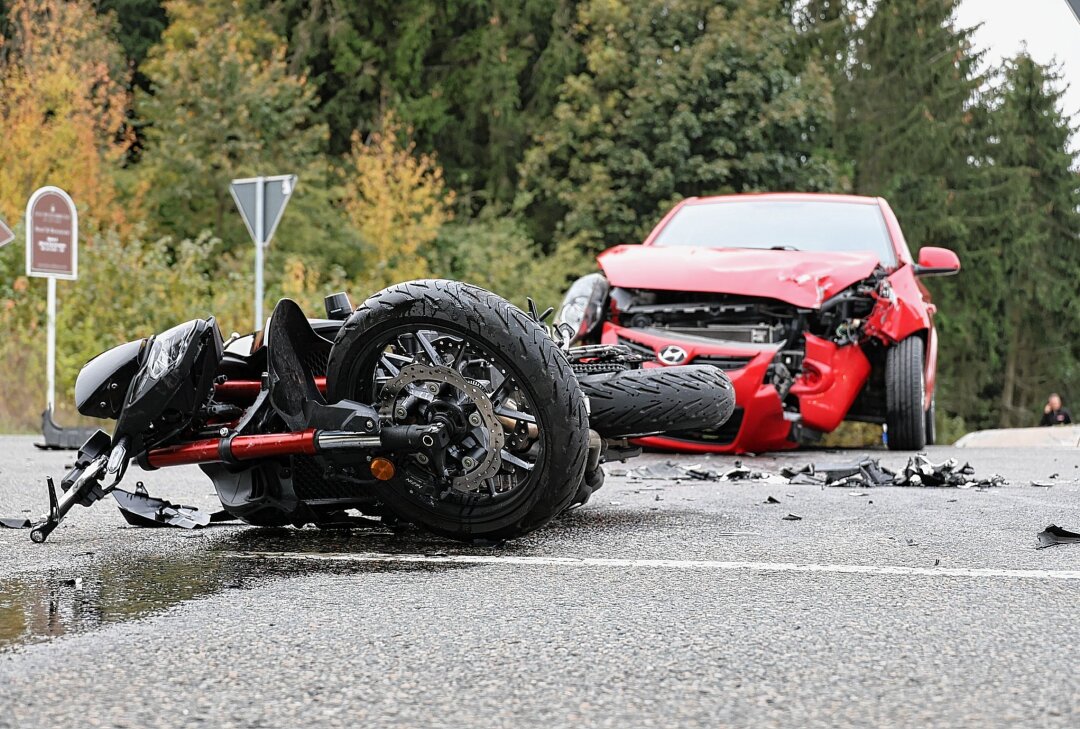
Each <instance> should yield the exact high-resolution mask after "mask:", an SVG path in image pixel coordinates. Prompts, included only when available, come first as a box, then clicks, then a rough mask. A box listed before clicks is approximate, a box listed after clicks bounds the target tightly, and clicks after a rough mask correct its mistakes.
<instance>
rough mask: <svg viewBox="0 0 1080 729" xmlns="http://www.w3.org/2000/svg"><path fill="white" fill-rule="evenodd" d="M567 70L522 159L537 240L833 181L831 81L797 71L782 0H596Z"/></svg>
mask: <svg viewBox="0 0 1080 729" xmlns="http://www.w3.org/2000/svg"><path fill="white" fill-rule="evenodd" d="M576 35H577V40H578V42H579V43H580V45H581V46H582V47H583V48H584V52H585V66H584V67H583V68H582V70H581V72H580V73H577V74H574V75H571V76H569V77H567V79H566V80H565V82H564V83H563V85H562V87H561V89H560V98H559V103H558V105H557V107H556V109H555V111H554V114H553V117H552V119H551V121H550V123H549V124H547V125H545V126H544V127H542V128H541V131H540V133H539V134H538V136H537V138H536V140H537V144H536V146H535V147H534V148H533V149H532V150H530V152H529V153H528V155H527V157H526V162H525V165H524V179H523V194H522V196H521V198H520V200H519V207H520V209H522V210H524V211H525V212H526V214H527V215H528V216H529V218H530V219H531V221H532V224H533V231H532V232H533V235H534V236H535V237H536V239H537V240H540V241H543V242H545V244H548V245H550V242H551V241H552V240H553V239H559V240H564V241H571V242H572V243H573V245H575V246H578V247H582V246H584V247H586V248H591V249H593V250H597V249H599V248H603V247H605V246H608V245H612V244H615V243H628V242H636V241H639V240H640V239H641V237H642V235H643V233H644V232H645V231H646V230H647V229H648V228H649V227H650V226H652V225H653V224H654V223H655V222H656V221H657V219H658V218H659V216H660V215H661V214H662V213H663V211H664V210H665V209H666V208H667V207H669V206H670V205H671V204H672V203H673V202H674V201H676V200H678V199H681V198H683V197H686V196H690V195H707V194H713V193H720V192H743V191H754V190H775V189H781V190H782V189H797V190H827V189H832V188H833V187H834V185H835V182H836V178H835V167H834V164H833V161H832V159H831V155H830V152H829V150H828V146H829V142H830V139H829V135H830V126H831V117H832V112H833V109H832V105H831V92H830V85H829V82H828V80H827V78H826V77H825V74H824V72H823V71H822V70H821V68H820V66H818V65H817V64H816V63H813V62H811V63H804V64H802V65H801V66H800V67H797V68H792V65H793V56H794V55H796V54H795V50H796V45H797V43H798V37H797V35H796V31H795V28H794V26H793V25H792V23H791V19H790V17H789V16H788V14H787V12H786V10H785V7H784V4H783V3H781V2H776V1H774V0H749V1H747V2H726V3H715V2H711V1H705V0H592V1H591V2H585V3H583V4H582V5H581V7H580V11H579V16H578V22H577V26H576Z"/></svg>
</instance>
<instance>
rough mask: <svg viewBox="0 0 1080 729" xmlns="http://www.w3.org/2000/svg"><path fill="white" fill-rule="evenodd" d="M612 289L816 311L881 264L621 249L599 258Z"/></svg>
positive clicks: (849, 256)
mask: <svg viewBox="0 0 1080 729" xmlns="http://www.w3.org/2000/svg"><path fill="white" fill-rule="evenodd" d="M597 260H598V261H599V262H600V267H601V268H602V269H603V271H604V274H605V275H606V276H607V279H608V281H610V282H611V285H612V286H619V287H621V288H629V289H661V290H667V291H702V292H708V293H717V294H735V295H738V296H756V297H762V298H769V299H777V300H779V301H785V302H787V303H789V304H792V305H794V306H799V307H803V308H817V307H819V306H821V304H822V302H823V301H826V300H827V299H829V298H831V297H833V296H835V295H836V294H838V293H840V292H841V291H843V290H844V289H846V288H847V287H848V286H851V285H852V284H853V283H856V282H858V281H861V280H862V279H864V278H867V277H868V276H870V274H872V273H873V272H874V269H875V268H876V267H877V266H878V265H879V260H878V257H877V256H876V255H874V254H873V253H863V252H857V253H814V252H809V251H785V250H780V251H774V250H758V249H748V248H690V247H681V246H680V247H670V248H669V247H664V246H642V245H632V246H617V247H615V248H611V249H608V250H606V251H604V252H603V253H601V254H600V257H599V258H598V259H597Z"/></svg>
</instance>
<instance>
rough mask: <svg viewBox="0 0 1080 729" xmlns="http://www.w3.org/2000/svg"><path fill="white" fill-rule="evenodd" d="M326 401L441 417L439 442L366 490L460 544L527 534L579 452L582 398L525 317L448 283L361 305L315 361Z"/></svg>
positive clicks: (397, 420)
mask: <svg viewBox="0 0 1080 729" xmlns="http://www.w3.org/2000/svg"><path fill="white" fill-rule="evenodd" d="M327 388H328V393H327V394H328V398H329V401H330V402H336V401H338V400H343V399H348V400H354V401H359V402H364V403H371V404H374V405H375V406H376V407H377V408H379V410H380V417H381V419H382V420H383V422H384V424H386V423H393V424H395V425H411V424H420V425H423V424H430V423H432V422H435V421H436V420H438V421H439V422H445V423H450V424H452V426H451V430H452V432H453V433H454V435H453V438H452V441H453V442H452V443H450V444H449V445H448V446H446V447H445V448H440V449H439V450H438V451H437V452H430V454H428V453H421V452H416V453H408V454H403V455H402V456H400V457H399V458H398V462H397V464H396V465H397V468H396V472H395V475H394V476H393V478H391V479H390V480H387V481H377V482H375V485H374V486H373V489H374V491H375V496H376V497H377V498H378V499H379V500H380V501H381V502H382V503H383V505H384V506H385V507H386V508H387V509H388V510H389V511H390V512H392V513H393V514H394V515H395V516H397V517H398V518H400V519H403V520H405V521H409V522H412V523H415V524H418V525H420V526H423V527H425V528H426V529H429V530H430V531H432V532H435V533H437V534H440V535H443V536H447V537H451V538H454V539H460V540H466V541H471V540H486V541H499V540H504V539H512V538H515V537H519V536H521V535H523V534H527V533H528V532H530V531H533V530H534V529H537V528H539V527H541V526H543V525H544V524H546V523H547V522H549V521H550V520H551V519H552V518H554V517H555V516H556V515H558V514H559V513H560V512H561V511H562V510H563V509H565V508H566V506H567V505H568V504H569V503H570V500H571V499H572V498H573V497H574V494H575V493H576V491H577V487H578V485H579V484H580V483H581V479H582V476H583V474H584V470H585V462H586V456H587V454H588V428H589V424H588V414H587V411H586V407H585V399H584V396H583V395H582V392H581V389H580V387H579V386H578V383H577V380H576V378H575V377H574V374H573V372H572V371H571V369H570V366H569V364H568V363H567V361H566V358H565V356H564V355H563V354H562V352H561V351H559V349H558V347H557V346H556V345H555V343H554V342H553V341H552V340H551V338H550V337H549V336H548V335H547V333H546V332H545V331H544V330H543V329H542V328H541V327H540V326H539V325H538V324H537V323H536V322H535V321H533V320H532V319H531V318H529V317H528V316H527V315H526V314H525V313H524V312H522V311H521V310H520V309H518V308H517V307H515V306H513V305H512V304H510V303H509V302H507V301H506V300H504V299H502V298H500V297H498V296H496V295H495V294H492V293H491V292H489V291H485V290H484V289H481V288H478V287H476V286H471V285H468V284H463V283H459V282H455V281H445V280H422V281H411V282H408V283H403V284H398V285H396V286H392V287H390V288H387V289H383V290H382V291H380V292H378V293H376V294H374V295H373V296H372V297H371V298H369V299H368V300H367V301H365V302H364V303H363V304H361V305H360V306H359V307H358V308H357V309H356V311H355V312H354V313H353V314H352V316H350V317H349V319H348V321H346V323H345V324H344V326H343V327H342V328H341V331H340V332H339V333H338V336H337V338H336V340H335V342H334V346H333V349H332V350H331V353H330V359H329V362H328V365H327Z"/></svg>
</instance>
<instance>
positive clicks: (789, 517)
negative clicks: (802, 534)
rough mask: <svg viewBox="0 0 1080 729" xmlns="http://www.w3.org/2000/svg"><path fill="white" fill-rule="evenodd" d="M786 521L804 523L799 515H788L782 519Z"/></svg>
mask: <svg viewBox="0 0 1080 729" xmlns="http://www.w3.org/2000/svg"><path fill="white" fill-rule="evenodd" d="M780 518H781V519H783V520H784V521H802V517H801V516H798V515H797V514H788V515H787V516H782V517H780Z"/></svg>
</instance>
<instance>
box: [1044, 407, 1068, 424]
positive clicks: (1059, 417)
mask: <svg viewBox="0 0 1080 729" xmlns="http://www.w3.org/2000/svg"><path fill="white" fill-rule="evenodd" d="M1070 423H1072V416H1071V415H1069V411H1068V410H1066V409H1065V408H1061V410H1051V411H1050V412H1048V413H1043V416H1042V420H1040V421H1039V425H1069V424H1070Z"/></svg>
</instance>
